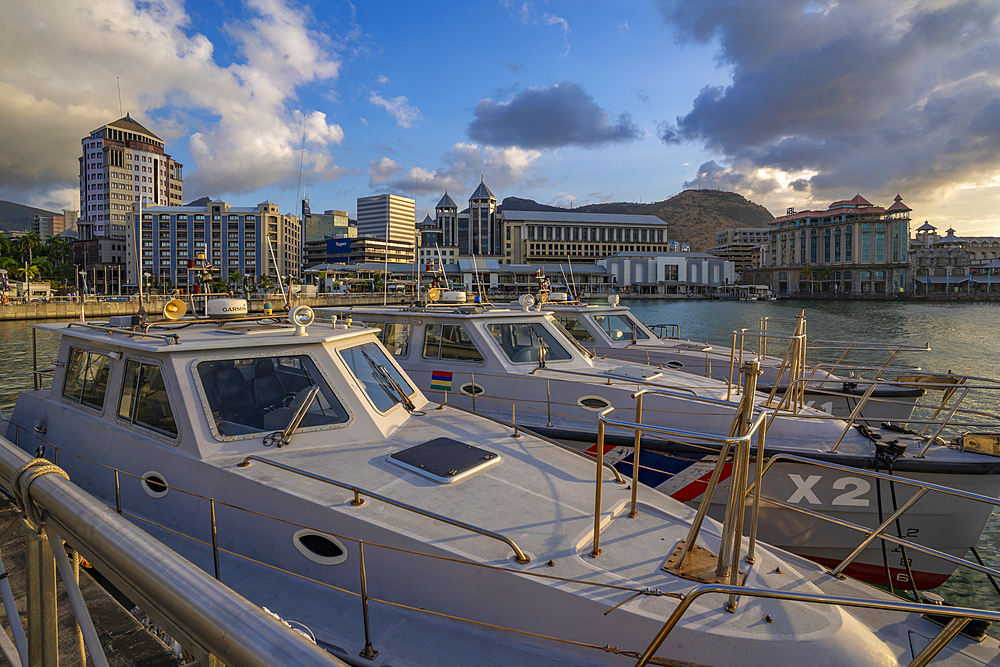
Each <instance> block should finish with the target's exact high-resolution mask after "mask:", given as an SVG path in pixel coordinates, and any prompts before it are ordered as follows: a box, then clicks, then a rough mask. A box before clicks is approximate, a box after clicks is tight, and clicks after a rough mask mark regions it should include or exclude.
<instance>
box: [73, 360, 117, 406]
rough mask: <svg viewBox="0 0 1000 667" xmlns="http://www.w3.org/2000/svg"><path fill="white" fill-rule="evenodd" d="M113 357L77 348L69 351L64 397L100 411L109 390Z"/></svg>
mask: <svg viewBox="0 0 1000 667" xmlns="http://www.w3.org/2000/svg"><path fill="white" fill-rule="evenodd" d="M110 371H111V357H109V356H108V355H106V354H98V353H97V352H87V351H86V350H77V349H75V348H72V349H70V351H69V363H67V364H66V382H65V383H64V384H63V396H65V397H66V398H68V399H69V400H71V401H74V402H76V403H80V404H81V405H86V406H87V407H89V408H95V409H97V410H100V409H101V408H103V407H104V394H105V393H107V389H108V374H109V373H110Z"/></svg>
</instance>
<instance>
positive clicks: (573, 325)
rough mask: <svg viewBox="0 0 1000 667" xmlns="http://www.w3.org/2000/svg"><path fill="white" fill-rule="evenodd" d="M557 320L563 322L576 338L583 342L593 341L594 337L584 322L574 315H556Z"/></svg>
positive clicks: (564, 326) (565, 327)
mask: <svg viewBox="0 0 1000 667" xmlns="http://www.w3.org/2000/svg"><path fill="white" fill-rule="evenodd" d="M556 322H558V323H559V324H561V325H562V326H563V328H564V329H566V331H568V332H569V335H571V336H572V337H573V338H575V339H576V340H578V341H580V342H581V343H593V342H594V337H593V336H592V335H590V332H589V331H587V329H586V327H584V326H583V323H582V322H581V321H580V320H579V319H578V318H576V317H573V316H572V315H556Z"/></svg>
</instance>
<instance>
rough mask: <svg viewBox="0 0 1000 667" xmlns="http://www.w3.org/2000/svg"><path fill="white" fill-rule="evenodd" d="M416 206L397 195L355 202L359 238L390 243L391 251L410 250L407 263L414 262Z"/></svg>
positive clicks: (414, 203) (411, 201) (379, 196)
mask: <svg viewBox="0 0 1000 667" xmlns="http://www.w3.org/2000/svg"><path fill="white" fill-rule="evenodd" d="M416 216H417V205H416V202H415V201H414V200H412V199H408V198H406V197H400V196H399V195H389V194H385V195H375V196H373V197H359V198H358V237H371V238H376V239H382V240H383V241H389V242H390V243H389V245H390V246H391V247H399V246H404V245H407V246H409V259H408V260H406V261H409V262H412V261H413V247H414V244H415V243H416V232H417V226H416V223H417V219H416Z"/></svg>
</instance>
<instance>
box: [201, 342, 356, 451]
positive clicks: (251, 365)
mask: <svg viewBox="0 0 1000 667" xmlns="http://www.w3.org/2000/svg"><path fill="white" fill-rule="evenodd" d="M198 377H199V379H200V380H201V387H202V390H203V391H204V392H205V398H206V399H207V400H208V408H209V412H210V421H211V422H212V423H214V424H215V429H216V431H218V433H219V435H220V436H223V437H232V436H241V435H253V434H258V433H263V432H270V431H278V430H283V429H284V428H285V427H286V426H288V424H289V422H291V420H292V417H293V416H294V414H295V412H296V411H297V410H298V408H299V407H300V406H301V403H302V401H304V400H305V399H306V395H307V394H308V393H309V388H310V387H312V386H313V385H318V386H319V388H320V391H319V393H318V394H317V395H316V399H315V400H314V401H313V402H312V404H311V405H310V406H309V410H308V412H306V415H305V417H304V418H303V419H302V422H301V423H300V424H299V429H306V428H309V427H314V426H330V425H333V424H342V423H344V422H346V421H347V420H348V414H347V410H346V409H344V406H343V405H342V404H341V403H340V401H339V400H338V399H337V396H336V395H335V394H334V393H333V390H332V389H330V387H329V385H327V383H326V380H324V379H323V377H322V376H321V375H320V372H319V369H318V368H317V367H316V364H315V362H314V361H313V360H312V358H310V357H308V356H306V355H287V356H280V357H278V356H275V357H253V358H245V359H219V360H215V361H202V362H200V363H199V364H198Z"/></svg>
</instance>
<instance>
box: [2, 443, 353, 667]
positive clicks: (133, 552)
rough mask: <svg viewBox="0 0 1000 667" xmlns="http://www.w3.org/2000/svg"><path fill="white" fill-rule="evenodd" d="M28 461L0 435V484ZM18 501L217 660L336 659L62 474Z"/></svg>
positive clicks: (263, 664) (257, 664) (44, 479)
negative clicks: (40, 513) (37, 510)
mask: <svg viewBox="0 0 1000 667" xmlns="http://www.w3.org/2000/svg"><path fill="white" fill-rule="evenodd" d="M31 460H32V459H31V457H30V456H29V455H28V454H26V453H25V452H24V451H22V450H21V449H19V448H17V447H16V446H15V445H14V444H13V443H11V442H10V441H9V440H7V439H6V438H3V437H0V481H2V483H3V485H4V486H6V487H9V486H10V484H11V482H10V478H11V476H12V475H13V474H14V472H15V471H16V470H18V469H19V468H21V467H22V466H23V465H24V464H25V463H27V462H29V461H31ZM26 502H34V503H35V504H36V505H38V506H41V507H43V508H44V510H45V513H44V517H45V520H46V523H47V524H48V525H51V526H52V528H53V530H54V531H55V532H57V533H58V534H59V535H60V536H62V537H63V538H65V539H66V540H67V541H68V542H69V543H70V544H72V545H73V546H74V547H75V548H76V549H77V550H78V551H80V552H81V553H83V554H84V555H85V556H86V557H87V559H88V560H90V561H91V562H94V563H96V564H98V565H99V566H102V567H101V569H102V571H103V572H105V573H106V574H109V575H110V574H112V573H114V575H115V577H116V578H117V577H120V578H121V579H122V580H123V581H130V582H142V586H141V590H134V591H132V592H130V591H128V590H126V591H125V592H126V594H127V595H129V596H130V598H131V599H133V600H134V601H136V602H139V603H142V602H144V601H148V603H149V607H144V609H146V611H147V613H149V614H150V615H151V616H153V617H154V619H155V620H157V623H160V622H161V619H162V620H163V621H164V622H166V621H168V620H169V622H170V623H172V624H173V625H174V626H175V627H176V628H177V629H178V630H179V631H180V632H182V633H184V635H186V638H188V639H190V640H191V641H192V642H194V643H195V644H197V645H198V646H200V647H201V648H202V650H207V651H209V652H210V653H211V654H212V655H214V656H216V657H218V658H219V659H220V660H221V661H222V662H224V663H225V664H227V665H245V666H247V667H271V666H273V665H276V664H295V665H311V666H314V667H320V666H326V667H329V666H331V665H343V664H344V663H342V662H341V661H340V660H338V659H337V658H335V657H333V656H332V655H330V654H329V653H327V652H326V651H324V650H322V649H320V648H318V647H316V646H315V645H312V644H309V643H308V642H306V641H303V639H302V638H301V637H299V636H297V635H296V634H295V633H293V632H290V631H288V629H287V628H285V627H283V626H282V625H281V623H279V622H278V621H277V620H276V619H274V618H273V617H272V616H271V615H269V614H267V613H266V612H264V611H262V610H261V609H260V608H259V607H257V606H256V605H253V604H251V603H250V602H248V601H247V600H246V599H245V598H243V597H242V596H240V595H238V594H236V593H234V592H233V591H231V590H230V589H229V588H226V587H225V586H223V585H222V584H220V583H219V582H217V581H215V580H214V579H212V578H211V577H210V576H209V575H208V574H206V573H205V572H204V571H202V570H201V569H200V568H198V567H197V566H195V565H194V564H192V563H191V562H190V561H188V560H186V559H184V558H182V557H181V556H179V555H178V554H177V553H176V552H174V551H173V550H171V549H170V548H168V547H167V546H166V545H164V544H163V543H161V542H159V541H158V540H155V539H153V538H152V537H150V536H149V535H147V534H146V533H144V532H143V531H141V530H140V529H139V528H138V527H136V526H135V525H133V524H132V523H130V522H129V521H126V520H125V519H123V518H121V517H119V516H118V515H117V514H116V513H115V512H114V510H111V509H109V508H107V507H106V506H105V505H104V504H103V503H101V502H100V501H98V500H97V499H96V498H94V497H93V496H91V495H90V494H88V493H86V492H85V491H83V490H82V489H80V488H79V487H78V486H76V485H75V484H73V483H72V482H70V481H69V480H67V479H64V478H63V477H61V476H59V475H43V476H41V477H38V478H37V479H35V481H34V482H33V483H32V484H31V488H30V498H26ZM113 581H114V579H113ZM116 584H117V581H116ZM132 595H136V596H137V597H132ZM8 613H11V611H10V610H8Z"/></svg>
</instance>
